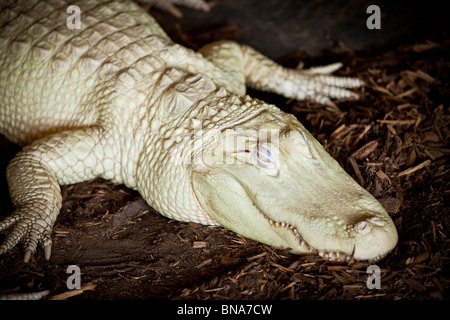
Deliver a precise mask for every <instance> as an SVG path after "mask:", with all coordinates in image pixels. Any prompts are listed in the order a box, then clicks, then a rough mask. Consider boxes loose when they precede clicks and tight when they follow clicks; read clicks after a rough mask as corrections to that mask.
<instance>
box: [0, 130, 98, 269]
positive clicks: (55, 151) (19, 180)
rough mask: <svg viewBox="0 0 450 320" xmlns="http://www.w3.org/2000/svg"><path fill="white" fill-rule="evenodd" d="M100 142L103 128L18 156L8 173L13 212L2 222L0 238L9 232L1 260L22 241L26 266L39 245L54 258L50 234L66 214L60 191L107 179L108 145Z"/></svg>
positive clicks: (61, 136) (40, 143)
mask: <svg viewBox="0 0 450 320" xmlns="http://www.w3.org/2000/svg"><path fill="white" fill-rule="evenodd" d="M100 136H101V130H99V129H98V128H88V129H82V130H75V131H69V132H63V133H57V134H54V135H51V136H49V137H46V138H43V139H41V140H37V141H36V142H35V143H33V144H31V145H30V146H28V147H26V148H24V150H23V151H22V152H19V153H18V154H17V155H16V157H15V158H14V159H13V160H12V161H11V163H10V164H9V166H8V168H7V178H8V185H9V190H10V195H11V201H12V204H13V206H14V211H13V212H12V214H11V215H10V216H9V217H7V218H6V219H4V220H3V221H1V222H0V232H1V231H4V230H6V229H10V233H9V235H8V236H7V237H6V239H5V241H4V242H3V243H2V245H1V246H0V254H2V253H4V252H5V251H7V250H9V249H11V248H12V247H14V246H15V245H16V244H17V243H18V242H19V241H22V242H23V243H24V249H25V255H24V261H25V262H28V260H29V259H30V256H31V254H33V253H34V252H35V251H36V247H37V244H38V243H39V242H40V243H41V244H42V245H43V247H44V252H45V258H46V259H47V260H48V259H49V258H50V253H51V244H52V240H51V232H52V228H53V224H54V223H55V220H56V217H57V215H58V214H59V210H60V208H61V191H60V187H59V185H60V184H69V183H76V182H80V181H86V180H88V179H91V178H94V177H96V176H98V175H100V174H102V173H105V169H106V168H104V167H103V166H104V165H105V161H104V160H103V162H100V160H99V159H100V156H101V154H102V153H103V150H101V149H100V148H101V146H100V141H102V139H104V137H102V138H101V137H100ZM104 158H105V159H106V156H105V157H104Z"/></svg>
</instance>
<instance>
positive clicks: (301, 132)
mask: <svg viewBox="0 0 450 320" xmlns="http://www.w3.org/2000/svg"><path fill="white" fill-rule="evenodd" d="M299 132H300V135H301V136H302V138H303V140H304V141H305V143H308V141H307V140H306V136H305V134H304V133H303V131H299Z"/></svg>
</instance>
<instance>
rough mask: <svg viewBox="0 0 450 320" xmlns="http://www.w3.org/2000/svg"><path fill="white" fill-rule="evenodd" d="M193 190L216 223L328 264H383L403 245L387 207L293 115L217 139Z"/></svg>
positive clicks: (269, 112)
mask: <svg viewBox="0 0 450 320" xmlns="http://www.w3.org/2000/svg"><path fill="white" fill-rule="evenodd" d="M208 145H209V147H208V149H209V150H210V151H211V152H207V153H203V155H202V161H201V163H202V164H201V165H198V166H197V168H196V169H194V171H193V174H192V184H193V188H194V191H195V194H196V196H197V199H198V200H199V202H200V204H201V206H202V207H203V209H204V210H205V211H206V213H207V214H208V215H210V216H211V217H212V218H213V219H214V220H215V221H217V222H218V223H220V224H221V225H222V226H224V227H226V228H228V229H231V230H233V231H235V232H237V233H239V234H241V235H243V236H245V237H248V238H251V239H254V240H257V241H259V242H262V243H265V244H268V245H270V246H273V247H276V248H283V249H288V248H289V249H290V250H291V252H292V253H296V254H304V253H317V254H319V255H321V256H323V257H324V258H326V259H328V260H334V261H342V262H343V261H348V260H350V258H351V257H353V258H354V259H355V260H372V261H373V260H378V259H380V258H382V257H384V256H385V255H386V254H387V253H388V252H389V251H391V250H392V249H393V248H394V247H395V245H396V243H397V238H398V237H397V231H396V228H395V226H394V223H393V221H392V220H391V218H390V217H389V215H388V214H387V212H386V211H385V210H384V208H383V207H382V206H381V205H380V203H379V202H378V201H377V200H376V199H375V198H374V197H373V196H372V195H371V194H370V193H369V192H367V191H366V190H365V189H363V188H362V187H361V186H360V185H359V184H358V183H357V182H356V181H355V180H353V179H352V178H351V177H350V176H349V175H348V174H347V173H346V172H345V171H344V170H343V169H342V168H341V166H340V165H339V164H338V163H337V162H336V161H335V160H334V159H333V158H332V157H331V156H330V155H329V154H328V153H327V152H326V151H325V149H324V148H323V147H322V145H321V144H320V143H319V142H318V141H317V140H316V139H315V138H314V137H313V136H312V135H311V134H310V133H309V132H308V131H307V130H306V129H305V128H304V127H303V125H302V124H301V123H300V122H299V121H297V119H296V118H295V117H294V116H293V115H289V114H286V113H283V112H281V111H280V110H279V109H277V108H275V107H274V108H268V109H266V110H265V111H263V112H260V113H259V114H258V115H257V116H255V117H254V118H252V119H251V120H248V121H245V122H243V123H240V124H238V125H236V126H234V127H231V128H229V129H228V130H223V131H222V132H221V133H220V138H217V135H216V137H215V139H214V142H213V143H209V144H208Z"/></svg>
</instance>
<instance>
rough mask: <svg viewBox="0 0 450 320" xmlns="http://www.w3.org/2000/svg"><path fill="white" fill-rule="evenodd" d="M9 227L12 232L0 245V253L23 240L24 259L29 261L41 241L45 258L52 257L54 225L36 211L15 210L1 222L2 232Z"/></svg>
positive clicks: (0, 228)
mask: <svg viewBox="0 0 450 320" xmlns="http://www.w3.org/2000/svg"><path fill="white" fill-rule="evenodd" d="M7 229H11V232H10V233H9V234H8V235H7V236H6V239H5V240H4V241H3V243H2V244H1V245H0V255H1V254H3V253H5V252H6V251H8V250H10V249H11V248H13V247H14V246H15V245H16V244H17V243H19V242H23V243H24V248H25V254H24V257H23V260H24V262H25V263H27V262H29V261H30V258H31V256H32V255H33V254H34V252H36V249H37V246H38V243H41V244H42V245H43V247H44V256H45V259H47V260H49V259H50V255H51V244H52V240H51V232H52V225H50V224H48V223H47V221H46V220H45V219H42V218H40V217H39V216H37V215H36V213H35V212H29V213H23V212H22V211H18V212H17V211H15V212H13V214H12V215H11V216H9V217H7V218H6V219H4V220H3V221H1V222H0V232H2V231H5V230H7Z"/></svg>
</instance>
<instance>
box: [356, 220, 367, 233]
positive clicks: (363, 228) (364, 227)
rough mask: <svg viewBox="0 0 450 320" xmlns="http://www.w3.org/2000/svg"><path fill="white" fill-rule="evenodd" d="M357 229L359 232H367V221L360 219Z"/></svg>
mask: <svg viewBox="0 0 450 320" xmlns="http://www.w3.org/2000/svg"><path fill="white" fill-rule="evenodd" d="M356 226H357V228H358V231H359V232H361V233H367V232H369V231H370V228H369V224H368V223H367V221H361V222H359V223H358V224H357V225H356Z"/></svg>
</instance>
